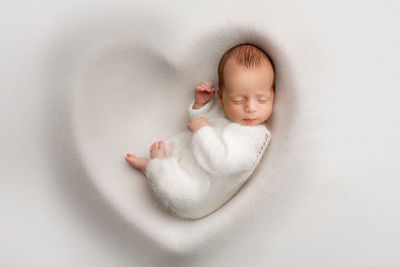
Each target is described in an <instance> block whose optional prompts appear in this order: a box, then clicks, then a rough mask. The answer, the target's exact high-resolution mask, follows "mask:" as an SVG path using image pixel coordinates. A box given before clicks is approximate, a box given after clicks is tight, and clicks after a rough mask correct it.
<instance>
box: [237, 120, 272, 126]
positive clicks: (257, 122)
mask: <svg viewBox="0 0 400 267" xmlns="http://www.w3.org/2000/svg"><path fill="white" fill-rule="evenodd" d="M231 121H232V122H236V123H239V124H240V125H243V126H257V125H264V123H265V121H262V120H259V119H255V120H246V119H240V120H234V121H233V120H231Z"/></svg>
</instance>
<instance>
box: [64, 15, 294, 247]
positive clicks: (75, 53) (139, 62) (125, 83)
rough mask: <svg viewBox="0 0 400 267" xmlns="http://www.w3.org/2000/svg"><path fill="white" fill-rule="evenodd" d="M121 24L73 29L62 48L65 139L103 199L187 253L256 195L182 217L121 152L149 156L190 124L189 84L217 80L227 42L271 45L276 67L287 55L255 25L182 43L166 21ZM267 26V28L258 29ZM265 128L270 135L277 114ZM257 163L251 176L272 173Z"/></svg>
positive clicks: (240, 213) (219, 231)
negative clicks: (67, 124)
mask: <svg viewBox="0 0 400 267" xmlns="http://www.w3.org/2000/svg"><path fill="white" fill-rule="evenodd" d="M114 23H115V21H114ZM124 23H126V21H125V22H124ZM124 23H121V25H119V26H121V27H117V26H115V27H114V28H113V29H114V30H110V29H108V28H102V27H100V26H99V25H96V28H97V29H101V30H98V31H93V29H91V28H90V27H89V26H87V28H85V29H81V31H80V32H79V33H76V32H75V33H74V39H73V41H71V42H69V43H68V44H69V45H66V46H68V47H63V50H64V52H65V51H67V52H68V53H67V54H68V59H66V58H64V60H67V61H68V63H66V65H68V66H69V67H70V68H67V69H64V71H66V72H67V73H69V74H70V75H69V77H70V78H69V79H67V83H66V90H65V92H66V98H65V102H64V104H65V105H66V106H67V107H68V112H66V113H65V116H67V121H69V122H70V123H71V124H70V127H69V128H68V130H69V132H68V133H69V134H70V137H69V138H67V139H68V141H70V142H71V143H70V145H73V147H75V151H74V155H73V157H74V160H75V163H76V162H79V166H81V168H82V172H83V173H85V177H86V178H87V179H88V180H89V181H90V183H91V184H92V185H94V187H95V188H96V189H97V192H98V193H99V195H100V196H101V197H102V199H103V200H104V201H103V202H102V203H107V204H108V205H109V207H111V208H112V209H114V210H115V211H116V212H117V213H118V214H119V215H120V216H121V217H122V218H123V219H124V220H125V221H128V222H130V223H131V224H132V226H134V227H133V228H134V229H135V230H136V231H140V232H141V233H143V234H145V235H146V236H147V237H149V238H151V239H152V240H153V241H156V242H157V243H159V244H160V245H162V246H164V247H165V248H167V249H168V250H172V251H179V252H182V251H188V250H192V249H194V248H196V247H198V246H200V245H201V244H205V242H207V241H208V240H209V238H210V237H215V236H216V235H218V234H223V233H224V232H226V231H229V225H232V222H235V224H237V223H239V222H240V220H239V219H240V217H241V216H243V214H245V213H246V212H248V208H247V207H246V205H250V203H252V202H253V201H255V200H254V199H255V197H256V196H255V195H254V192H251V190H250V189H249V188H247V190H244V188H242V190H241V191H240V192H239V194H237V195H236V196H235V197H234V198H233V199H231V200H230V201H229V202H228V203H226V204H225V205H224V206H223V207H222V208H220V209H219V210H217V211H216V212H214V213H213V214H211V215H209V216H207V217H205V218H202V219H200V220H184V219H181V218H178V217H174V216H171V215H170V214H168V213H167V212H165V211H164V210H163V209H162V208H161V207H160V206H159V205H158V204H157V201H156V200H155V199H154V197H153V195H152V193H151V191H150V188H149V187H148V184H147V181H146V180H145V177H144V176H143V174H142V173H141V172H139V171H137V170H135V169H133V168H132V167H130V166H129V165H128V164H127V163H126V162H125V160H124V156H125V154H126V153H127V152H133V153H135V154H137V155H139V156H148V150H149V146H150V145H151V143H152V142H154V141H155V140H165V139H167V138H169V137H171V136H172V135H174V134H176V133H178V132H181V131H183V130H186V123H187V120H188V117H187V114H186V108H187V106H188V104H189V103H190V102H191V100H192V99H193V90H194V86H195V85H196V84H198V83H199V82H201V81H203V80H213V81H214V84H215V83H216V81H217V69H216V67H217V64H218V61H219V58H220V56H221V55H222V53H223V52H224V51H225V50H226V49H227V48H229V47H231V46H233V45H235V44H237V43H243V42H252V43H255V44H257V45H258V46H260V47H262V48H264V49H265V50H267V51H269V53H270V54H271V55H272V57H273V59H274V63H275V65H276V66H280V65H281V63H282V64H285V63H284V62H286V61H285V60H284V59H283V55H282V54H280V51H279V50H278V49H276V48H274V46H273V45H272V44H271V43H270V41H268V39H267V38H266V37H265V36H263V34H260V33H259V32H257V31H256V30H254V31H250V30H249V29H243V30H241V28H239V27H236V28H234V27H233V28H231V29H226V28H225V29H224V30H220V31H218V30H216V31H215V32H212V33H208V34H200V35H199V36H196V37H193V39H191V42H187V43H186V44H185V46H183V44H181V43H180V42H179V38H178V36H177V34H174V33H173V32H172V31H168V29H166V28H164V27H163V26H165V25H160V24H158V23H156V22H154V23H155V24H154V25H153V26H152V27H151V26H149V25H147V29H149V27H150V28H152V30H153V32H151V34H150V33H148V34H147V35H146V34H144V33H143V32H141V31H140V30H139V26H132V27H129V29H128V27H126V25H123V24H124ZM141 23H143V22H141ZM123 26H125V27H123ZM115 28H118V29H119V30H118V31H115ZM266 32H268V29H264V33H266ZM89 33H90V34H89ZM167 33H171V34H167ZM232 33H235V34H234V35H232ZM154 36H157V38H154ZM174 37H175V38H176V39H174ZM69 38H71V36H69ZM199 40H201V42H200V41H199ZM213 40H214V41H213ZM215 40H218V45H219V46H218V47H217V48H215ZM205 43H208V45H204V44H205ZM274 54H275V56H274ZM277 55H279V57H278V56H277ZM286 70H289V68H286ZM287 75H288V73H287ZM288 76H289V77H290V75H288ZM278 79H279V74H278ZM280 82H281V84H286V88H288V86H287V85H288V84H290V82H289V81H288V80H285V81H284V80H281V81H280ZM277 90H279V88H277ZM280 93H281V92H277V95H278V98H279V94H280ZM276 105H279V103H276ZM285 108H286V109H290V107H283V108H281V111H282V110H283V111H284V109H285ZM275 117H276V116H275ZM285 125H290V123H286V124H285ZM268 127H269V129H270V130H271V132H272V133H273V131H274V116H273V117H272V118H271V119H270V121H269V122H268ZM280 130H281V131H283V132H284V131H287V129H283V128H282V129H280ZM68 133H66V135H68ZM64 136H65V135H64ZM71 137H72V138H71ZM64 141H65V140H64ZM269 150H271V149H269ZM268 153H270V152H268V150H267V151H266V154H268ZM263 162H264V160H262V161H261V162H260V165H262V163H263ZM259 168H262V169H261V170H256V172H255V173H254V175H253V176H252V178H251V179H257V175H260V173H264V174H265V173H266V172H267V171H268V166H260V167H259ZM245 187H247V185H246V186H245ZM109 207H106V206H105V207H104V208H105V209H107V208H109Z"/></svg>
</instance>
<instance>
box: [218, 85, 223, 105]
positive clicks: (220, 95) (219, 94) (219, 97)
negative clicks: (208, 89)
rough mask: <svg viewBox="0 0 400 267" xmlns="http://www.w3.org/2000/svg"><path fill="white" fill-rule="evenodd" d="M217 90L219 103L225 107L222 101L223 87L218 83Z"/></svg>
mask: <svg viewBox="0 0 400 267" xmlns="http://www.w3.org/2000/svg"><path fill="white" fill-rule="evenodd" d="M217 92H218V104H219V105H220V106H221V107H223V106H224V103H223V102H222V92H221V88H220V87H219V85H217Z"/></svg>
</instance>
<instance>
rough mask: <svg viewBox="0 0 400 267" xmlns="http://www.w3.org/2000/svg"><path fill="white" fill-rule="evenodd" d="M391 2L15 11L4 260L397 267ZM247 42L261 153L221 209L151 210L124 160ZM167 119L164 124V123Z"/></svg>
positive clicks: (398, 145) (117, 4) (21, 5)
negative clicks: (257, 54) (269, 102)
mask: <svg viewBox="0 0 400 267" xmlns="http://www.w3.org/2000/svg"><path fill="white" fill-rule="evenodd" d="M399 15H400V5H399V4H397V3H396V2H395V1H377V0H375V1H355V0H353V1H331V2H329V3H328V2H321V1H313V0H308V1H168V2H167V1H165V2H164V1H138V2H131V1H105V0H104V1H39V2H29V1H14V2H8V3H4V4H3V7H2V9H1V11H0V31H1V37H0V38H1V45H0V58H1V61H0V67H1V75H0V82H1V84H0V86H1V87H0V90H1V91H0V92H1V98H0V103H1V105H0V119H1V123H2V129H1V131H0V145H1V153H0V210H1V213H0V236H1V240H2V243H1V245H0V265H1V266H399V265H400V256H398V255H399V249H398V240H399V238H400V230H399V228H398V225H399V224H400V215H399V212H398V210H399V208H400V207H399V206H400V196H399V187H400V180H399V178H400V168H399V167H398V161H399V158H400V153H399V149H400V141H398V137H399V136H400V126H399V125H400V119H399V117H398V114H399V113H400V112H399V111H400V108H399V105H398V103H397V102H398V99H399V97H400V93H399V86H398V84H399V76H400V75H399V63H398V62H399V60H400V53H399V52H398V51H397V49H398V47H399V45H400V37H399V34H398V29H397V26H398V25H399V22H400V16H399ZM240 41H253V42H256V43H259V44H260V45H262V46H264V47H265V48H266V49H268V51H269V52H270V53H271V55H272V57H273V59H274V61H275V63H276V66H277V70H278V73H277V77H278V81H277V82H278V87H277V98H276V101H277V102H276V109H275V113H274V117H273V119H272V120H271V122H270V125H269V126H270V128H271V132H272V135H273V139H272V142H271V146H270V148H269V150H268V153H267V154H266V155H265V158H264V159H263V161H262V162H261V163H262V165H261V166H260V168H259V170H258V171H257V172H256V173H255V175H254V179H252V180H251V181H250V182H249V183H248V184H246V186H245V188H243V190H241V192H240V193H239V194H238V195H237V196H236V197H235V198H234V199H233V200H231V201H230V202H229V203H228V204H227V205H226V206H224V207H223V208H222V209H221V210H219V211H217V212H216V213H215V214H212V215H211V216H209V217H207V218H205V219H203V220H200V221H197V222H182V221H178V220H175V219H173V218H169V217H168V216H166V215H165V214H164V213H162V211H161V210H159V209H157V207H156V206H155V204H154V202H153V200H152V199H151V196H150V194H149V192H148V191H146V184H145V181H144V180H143V179H141V178H142V177H141V176H140V175H139V173H137V172H135V170H133V169H132V168H129V167H128V166H126V164H125V162H124V161H123V156H124V153H126V152H138V153H142V154H144V153H146V151H147V149H148V146H149V145H150V144H151V142H152V141H153V140H156V139H162V138H167V137H168V136H170V135H171V134H173V133H176V132H178V131H180V130H182V128H184V127H185V125H186V119H187V118H186V117H185V116H186V114H185V113H184V111H183V108H185V107H186V106H187V103H189V102H188V101H189V100H190V99H191V97H192V90H193V87H194V86H195V85H196V84H197V83H199V82H200V81H202V80H208V79H212V80H213V81H214V82H215V81H216V78H217V77H216V64H217V63H218V59H219V56H220V55H221V54H222V52H223V51H224V50H226V48H228V47H230V46H231V45H232V44H234V43H237V42H240ZM171 117H173V118H171Z"/></svg>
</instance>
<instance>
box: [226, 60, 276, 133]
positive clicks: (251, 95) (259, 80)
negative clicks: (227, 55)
mask: <svg viewBox="0 0 400 267" xmlns="http://www.w3.org/2000/svg"><path fill="white" fill-rule="evenodd" d="M224 78H225V88H223V90H222V93H221V88H219V87H218V103H219V104H220V105H221V106H222V107H223V108H224V110H225V115H226V117H227V118H228V119H229V120H230V121H233V122H237V123H239V124H241V125H247V126H254V125H259V124H262V123H264V122H265V121H266V120H267V119H268V118H269V117H270V116H271V114H272V109H273V104H274V92H273V89H272V84H273V79H274V73H273V69H272V66H271V64H270V63H267V62H265V63H263V64H262V65H261V66H260V67H258V68H257V69H246V68H245V67H243V66H240V65H238V64H236V63H235V62H233V61H232V60H229V61H228V62H227V64H226V65H225V69H224Z"/></svg>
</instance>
